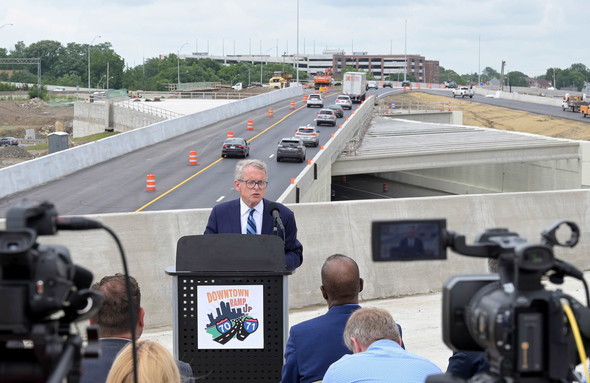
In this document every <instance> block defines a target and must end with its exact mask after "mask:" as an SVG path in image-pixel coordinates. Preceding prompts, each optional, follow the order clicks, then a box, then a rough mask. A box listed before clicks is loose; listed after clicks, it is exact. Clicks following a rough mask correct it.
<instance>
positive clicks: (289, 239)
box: [205, 199, 303, 270]
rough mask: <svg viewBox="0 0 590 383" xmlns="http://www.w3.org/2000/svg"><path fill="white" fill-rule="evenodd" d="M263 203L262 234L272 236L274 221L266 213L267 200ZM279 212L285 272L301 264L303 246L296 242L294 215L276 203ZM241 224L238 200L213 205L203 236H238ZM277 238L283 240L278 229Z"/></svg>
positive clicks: (268, 213)
mask: <svg viewBox="0 0 590 383" xmlns="http://www.w3.org/2000/svg"><path fill="white" fill-rule="evenodd" d="M263 201H264V213H263V214H262V229H261V233H262V234H269V235H273V234H274V232H273V230H274V219H273V216H272V215H271V214H270V212H268V210H267V208H268V205H269V203H270V201H269V200H267V199H263ZM277 205H278V207H279V211H280V212H281V220H282V221H283V226H285V232H286V233H285V235H284V237H285V264H286V266H287V270H294V269H296V268H297V267H299V266H300V265H301V263H302V262H303V246H302V245H301V243H300V242H299V241H298V240H297V224H296V223H295V215H294V214H293V212H292V211H291V210H290V209H289V208H287V207H286V206H285V205H283V204H280V203H277ZM240 233H242V224H241V221H240V200H239V199H235V200H233V201H228V202H224V203H220V204H218V205H215V206H214V207H213V209H212V210H211V214H210V215H209V221H208V222H207V228H206V229H205V234H240ZM278 235H279V237H281V238H283V232H282V230H281V229H280V228H279V229H278Z"/></svg>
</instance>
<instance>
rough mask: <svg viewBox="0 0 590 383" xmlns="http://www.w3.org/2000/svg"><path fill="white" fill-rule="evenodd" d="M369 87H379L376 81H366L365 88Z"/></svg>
mask: <svg viewBox="0 0 590 383" xmlns="http://www.w3.org/2000/svg"><path fill="white" fill-rule="evenodd" d="M369 89H379V85H378V84H377V81H367V90H369Z"/></svg>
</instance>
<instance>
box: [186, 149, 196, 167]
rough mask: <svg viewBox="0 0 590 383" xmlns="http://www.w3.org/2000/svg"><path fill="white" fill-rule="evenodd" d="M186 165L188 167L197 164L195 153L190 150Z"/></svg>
mask: <svg viewBox="0 0 590 383" xmlns="http://www.w3.org/2000/svg"><path fill="white" fill-rule="evenodd" d="M188 164H189V165H196V164H197V152H196V151H195V150H191V151H190V152H189V153H188Z"/></svg>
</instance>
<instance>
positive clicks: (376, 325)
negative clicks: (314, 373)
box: [322, 307, 442, 383]
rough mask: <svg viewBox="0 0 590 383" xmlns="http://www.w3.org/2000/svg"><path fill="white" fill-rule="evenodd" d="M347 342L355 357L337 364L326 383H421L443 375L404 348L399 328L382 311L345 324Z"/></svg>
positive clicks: (362, 312)
mask: <svg viewBox="0 0 590 383" xmlns="http://www.w3.org/2000/svg"><path fill="white" fill-rule="evenodd" d="M344 342H345V343H346V346H347V347H348V348H349V349H350V350H351V351H352V352H353V353H354V354H352V355H344V356H343V357H342V358H340V359H339V360H338V361H336V362H334V363H333V364H332V365H331V366H330V368H328V371H327V372H326V375H325V376H324V379H323V381H322V382H323V383H354V382H363V383H369V382H403V383H419V382H420V383H422V382H424V381H425V380H426V377H427V376H429V375H433V374H440V373H442V372H441V370H440V368H438V366H436V365H435V364H434V363H432V362H431V361H429V360H428V359H426V358H424V357H422V356H419V355H416V354H414V353H411V352H408V351H406V350H404V349H403V348H402V347H401V337H400V335H399V331H398V328H397V324H396V323H395V321H394V320H393V318H392V316H391V314H390V313H389V312H388V311H386V310H383V309H380V308H376V307H365V308H360V309H358V310H357V311H355V312H354V313H353V314H352V315H351V316H350V318H349V319H348V322H347V323H346V327H345V329H344Z"/></svg>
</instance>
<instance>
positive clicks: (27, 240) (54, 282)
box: [0, 201, 103, 382]
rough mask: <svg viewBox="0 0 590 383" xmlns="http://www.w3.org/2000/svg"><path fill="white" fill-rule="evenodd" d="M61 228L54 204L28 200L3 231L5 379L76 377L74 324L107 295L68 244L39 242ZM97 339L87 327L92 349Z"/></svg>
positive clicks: (0, 278)
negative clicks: (94, 283)
mask: <svg viewBox="0 0 590 383" xmlns="http://www.w3.org/2000/svg"><path fill="white" fill-rule="evenodd" d="M65 226H67V225H65ZM58 227H59V219H58V217H57V213H56V211H55V208H54V206H53V205H52V204H50V203H47V202H45V203H41V204H39V203H34V202H28V201H24V202H22V203H20V204H17V205H16V206H15V207H12V208H10V209H9V210H8V212H7V219H6V230H5V231H0V307H2V310H0V381H2V382H12V381H29V382H33V381H40V382H45V381H51V380H52V379H59V380H57V381H61V379H60V378H63V377H65V376H66V375H68V374H69V378H68V380H69V381H77V378H78V377H76V374H79V362H80V358H81V346H82V339H81V337H80V336H79V335H76V334H71V333H70V327H71V326H70V325H71V324H72V323H73V322H76V321H80V320H83V319H87V318H89V317H91V316H92V315H94V314H95V313H96V312H98V309H99V308H100V305H101V304H102V300H103V296H102V294H100V293H99V292H96V291H94V290H91V289H90V285H91V283H92V273H90V271H88V270H86V269H84V268H82V267H80V266H77V265H75V264H74V263H73V262H72V260H71V257H70V254H69V251H68V249H67V248H65V247H64V246H59V245H40V244H38V243H37V242H36V240H37V235H52V234H55V233H56V232H57V229H58ZM96 338H97V333H96V331H95V330H94V329H89V332H88V339H89V347H90V348H95V347H96V346H97V344H93V342H94V341H95V340H96ZM76 368H77V370H76Z"/></svg>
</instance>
